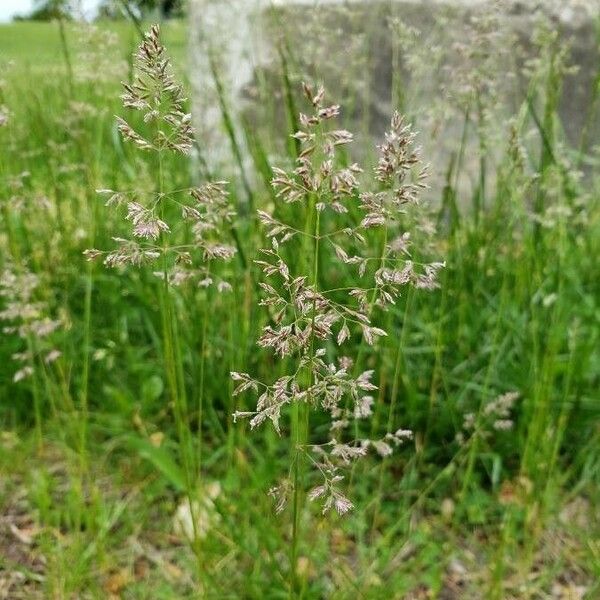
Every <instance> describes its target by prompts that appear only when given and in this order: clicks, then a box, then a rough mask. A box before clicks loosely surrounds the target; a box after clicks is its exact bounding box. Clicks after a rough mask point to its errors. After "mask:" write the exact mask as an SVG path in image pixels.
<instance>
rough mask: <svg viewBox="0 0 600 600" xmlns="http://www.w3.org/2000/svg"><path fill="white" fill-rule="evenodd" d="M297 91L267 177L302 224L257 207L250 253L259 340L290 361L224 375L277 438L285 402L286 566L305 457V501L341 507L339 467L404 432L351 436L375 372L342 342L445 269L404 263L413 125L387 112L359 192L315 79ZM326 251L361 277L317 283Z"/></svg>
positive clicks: (384, 452)
mask: <svg viewBox="0 0 600 600" xmlns="http://www.w3.org/2000/svg"><path fill="white" fill-rule="evenodd" d="M304 94H305V96H306V97H307V99H308V100H309V102H310V104H311V106H312V109H313V111H314V112H313V114H311V115H304V114H301V115H300V123H301V125H302V129H301V130H300V131H298V132H297V133H296V134H295V136H294V137H295V138H296V139H298V140H299V141H300V143H301V146H302V148H301V152H300V153H299V156H298V159H297V161H296V167H295V169H293V170H292V171H290V172H288V171H285V170H282V169H277V168H276V169H274V175H275V177H274V179H273V181H272V185H273V187H274V190H275V193H276V197H277V198H278V199H279V201H280V202H283V203H287V204H294V205H301V206H303V207H304V209H305V215H306V221H305V225H304V228H300V227H301V226H299V225H298V224H297V223H296V222H294V223H291V222H284V221H282V220H280V219H278V218H276V217H275V216H274V215H272V214H269V213H267V212H266V211H259V217H260V220H261V222H262V223H263V225H264V226H265V228H266V232H267V236H268V238H270V240H271V245H270V247H267V248H264V249H262V250H261V254H262V257H261V259H260V260H258V261H257V263H258V265H259V266H260V268H261V269H262V271H263V273H264V275H265V281H263V282H262V283H261V284H260V286H261V288H262V290H263V292H264V297H263V299H262V300H261V305H262V306H264V307H265V308H266V309H267V310H268V311H269V313H270V316H271V321H272V324H269V325H267V326H265V327H264V329H263V332H262V336H261V337H260V339H259V340H258V345H259V346H261V347H262V348H268V349H270V350H272V351H273V352H274V353H275V355H276V356H277V357H279V358H280V359H282V360H283V359H285V360H286V361H288V362H287V363H286V364H291V365H292V368H291V369H290V372H289V373H288V374H286V375H284V376H282V377H279V378H278V379H276V380H275V381H272V382H266V383H265V382H262V381H259V380H258V379H255V378H254V377H252V376H250V375H249V374H247V373H238V372H234V373H232V377H233V379H234V380H235V381H236V382H237V383H238V386H237V388H236V390H235V392H234V393H235V394H240V393H241V392H244V391H245V390H252V391H254V392H256V393H257V394H258V401H257V404H256V409H255V410H254V411H238V412H236V413H235V415H234V416H235V418H240V417H246V418H249V419H250V426H251V428H255V427H258V426H259V425H261V424H263V423H265V422H267V421H270V422H271V424H272V425H273V427H274V428H275V430H276V431H277V433H278V434H281V430H282V427H281V420H282V413H283V411H284V409H285V408H286V407H287V406H291V407H292V410H293V419H292V421H293V429H294V434H293V442H292V459H291V466H290V473H289V475H288V477H286V478H285V479H284V480H283V481H282V482H281V483H280V484H279V485H278V486H277V487H275V488H273V489H272V490H271V491H270V494H271V495H273V496H274V498H275V500H276V510H277V512H279V511H282V510H283V509H284V508H285V506H286V503H287V501H288V498H290V497H292V498H293V542H292V548H291V565H295V564H296V551H297V550H296V547H297V537H298V536H297V531H298V518H299V494H300V492H301V487H302V486H303V478H304V474H303V468H302V465H303V463H304V462H305V461H307V462H308V463H310V465H312V467H314V472H315V473H316V474H318V476H319V478H320V482H319V483H318V484H317V485H314V486H313V487H311V489H310V491H309V492H308V498H309V499H310V500H312V501H314V500H321V501H322V503H323V512H327V511H329V510H331V509H334V510H335V511H337V513H339V514H340V515H343V514H345V513H347V512H348V511H350V510H351V509H352V508H353V503H352V501H351V500H350V499H349V498H348V497H347V494H346V492H345V491H344V490H343V488H342V485H343V484H342V482H343V479H344V475H343V472H344V469H347V468H348V467H350V466H351V465H352V464H353V463H354V462H355V461H356V459H358V458H361V457H363V456H365V455H366V454H367V452H368V451H369V449H373V450H374V451H375V452H376V453H378V454H379V455H381V456H384V457H385V456H388V455H390V454H391V453H392V451H393V448H394V446H397V445H399V444H401V443H403V442H404V441H405V440H407V439H410V438H411V437H412V433H411V432H410V431H407V430H404V429H398V430H397V431H390V432H388V433H387V434H386V435H385V436H384V437H383V438H382V439H375V440H371V439H357V437H356V435H355V432H356V431H358V429H359V428H358V427H357V426H354V425H355V424H356V423H357V422H360V421H362V420H364V419H368V418H369V417H370V416H371V415H372V406H373V404H374V399H373V397H372V395H371V394H372V392H373V391H375V390H376V389H377V388H376V386H375V385H374V384H373V382H372V380H373V374H374V371H373V370H365V371H362V372H358V371H360V366H361V365H360V364H355V362H358V359H357V360H356V361H355V358H357V357H352V356H346V355H345V354H344V353H343V350H342V349H343V347H344V345H345V344H346V343H347V342H349V341H350V340H351V339H352V338H353V337H355V336H359V335H360V336H362V341H363V342H364V343H366V344H368V345H371V346H372V345H375V344H377V341H378V339H379V338H381V337H382V336H385V335H387V333H386V332H385V331H384V330H383V329H381V328H379V327H377V326H375V325H374V324H373V321H372V312H373V309H374V308H375V307H377V308H380V309H386V308H387V307H389V306H390V305H392V304H394V303H395V300H396V298H397V297H398V295H399V294H400V293H401V291H402V289H403V288H404V287H405V286H409V285H414V286H416V287H418V288H427V289H432V288H435V287H437V285H438V284H437V280H436V275H437V273H438V271H439V269H440V268H441V267H442V266H443V265H442V264H441V263H430V264H425V265H419V264H417V263H416V262H415V261H413V260H412V259H411V232H410V231H407V230H405V229H403V226H404V225H405V223H406V221H407V218H408V213H409V212H411V211H412V209H413V208H414V207H415V206H416V204H417V202H418V198H419V192H420V191H421V190H422V189H423V188H424V187H425V177H426V169H425V167H424V166H423V165H422V163H421V160H420V158H419V151H418V149H416V148H415V146H414V141H415V140H414V138H415V135H414V133H413V132H412V131H411V128H410V127H409V126H408V125H405V124H404V123H403V120H402V118H401V117H400V115H398V114H395V115H394V116H393V119H392V123H391V129H390V131H389V132H388V133H387V134H386V137H385V141H384V142H383V144H381V146H379V153H380V157H379V162H378V164H377V166H376V168H375V171H374V173H373V176H372V177H371V178H370V179H369V178H367V182H366V188H367V190H368V191H364V192H362V193H361V192H360V191H359V188H360V185H359V179H358V178H359V176H360V173H361V172H362V169H361V168H360V167H359V166H358V165H357V164H351V165H350V166H345V167H339V166H338V160H337V153H338V151H339V149H340V148H341V147H344V146H347V145H348V144H350V143H351V142H352V141H353V135H352V134H351V133H350V132H349V131H346V130H340V129H335V128H333V127H331V126H330V123H332V122H333V120H334V119H335V118H336V117H337V116H338V115H339V112H340V107H339V106H338V105H326V104H324V95H325V92H324V90H323V88H322V87H321V88H319V89H318V90H316V91H315V90H314V89H313V88H312V87H310V86H308V85H306V84H305V85H304ZM356 209H358V210H356ZM357 213H358V214H360V213H362V217H361V218H360V220H359V221H356V222H353V220H352V219H353V218H352V217H351V215H354V214H357ZM378 231H381V232H382V233H383V239H384V244H383V250H382V251H381V252H380V253H377V252H376V251H375V250H374V248H373V246H374V245H373V244H371V243H370V242H369V240H370V239H371V238H372V236H373V235H375V234H376V233H377V232H378ZM294 244H295V245H296V247H297V246H298V245H299V246H300V251H301V252H303V253H304V256H305V258H309V259H310V260H306V261H305V262H306V263H307V264H308V265H309V266H308V268H307V270H306V271H304V272H300V271H298V272H293V268H294V267H293V266H292V265H291V263H290V262H288V261H286V249H287V250H288V252H289V251H294V250H295V248H287V247H288V246H293V245H294ZM326 253H330V254H332V255H333V256H334V257H335V258H334V260H335V261H337V262H338V263H339V265H340V269H341V268H342V266H343V265H348V266H349V268H351V269H355V270H356V275H357V276H358V280H359V281H360V282H361V283H360V284H358V285H356V286H352V287H339V286H338V285H334V286H331V287H327V282H326V281H324V278H323V275H322V273H320V270H319V267H320V264H321V262H322V258H323V255H325V254H326ZM332 342H333V343H332ZM361 343H362V342H361ZM335 346H337V347H338V348H339V351H336V350H334V348H335ZM357 370H358V371H357ZM310 410H314V411H320V412H324V413H325V414H326V415H328V417H329V434H328V439H327V440H326V441H321V440H316V439H313V438H315V436H314V435H313V433H312V432H311V431H310V426H309V412H308V411H310ZM293 569H294V567H293V566H292V570H293Z"/></svg>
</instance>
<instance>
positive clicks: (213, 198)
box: [86, 25, 236, 555]
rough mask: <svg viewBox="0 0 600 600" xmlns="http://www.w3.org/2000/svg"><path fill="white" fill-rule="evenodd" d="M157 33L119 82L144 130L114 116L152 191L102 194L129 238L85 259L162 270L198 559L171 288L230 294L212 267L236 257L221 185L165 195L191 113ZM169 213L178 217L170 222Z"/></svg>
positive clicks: (194, 464) (188, 133)
mask: <svg viewBox="0 0 600 600" xmlns="http://www.w3.org/2000/svg"><path fill="white" fill-rule="evenodd" d="M159 34H160V32H159V27H158V26H157V25H155V26H153V27H152V28H151V29H150V32H149V33H148V34H147V35H146V36H145V39H144V40H143V42H142V43H141V45H140V46H139V49H138V51H137V53H136V54H135V78H134V81H133V83H131V84H129V83H124V84H123V87H124V89H125V93H124V94H123V95H122V100H123V105H124V106H125V107H126V108H130V109H133V110H136V111H139V112H141V113H142V114H143V121H144V123H145V124H146V125H147V127H146V128H145V130H144V131H143V132H142V131H139V130H138V129H136V128H135V127H134V126H133V125H131V124H130V123H129V122H128V121H126V120H125V119H123V118H121V117H117V123H118V128H119V130H120V132H121V134H122V135H123V137H124V139H125V140H126V141H128V142H131V143H132V144H134V146H136V147H137V148H139V149H140V150H142V151H144V152H147V153H149V154H151V155H152V158H153V160H154V163H155V164H154V167H155V172H156V181H155V186H154V189H153V190H151V191H150V192H143V191H141V190H133V191H115V190H100V193H102V194H106V195H108V200H107V205H108V206H111V207H121V206H124V207H125V209H126V215H125V218H126V220H127V221H129V222H130V223H131V226H132V231H131V234H132V235H131V237H130V238H121V237H115V238H114V240H115V241H116V242H117V248H116V249H114V250H111V251H108V252H105V251H100V250H97V249H92V250H87V251H86V254H87V257H88V258H89V259H94V258H96V257H98V256H104V264H105V265H106V266H108V267H115V268H122V267H125V266H127V265H133V266H135V267H142V266H145V265H160V266H158V267H155V268H156V270H155V271H154V273H155V275H157V276H158V277H159V278H160V280H161V282H162V283H161V285H160V313H161V321H162V333H163V346H164V363H165V371H166V379H167V383H168V390H169V395H170V401H171V404H172V407H173V411H174V416H175V421H176V425H177V430H178V435H179V441H180V446H181V458H182V462H183V467H184V472H185V474H186V478H187V486H188V497H189V506H190V512H191V513H192V522H193V524H194V541H195V544H194V549H195V550H196V554H197V555H198V552H199V549H198V543H199V540H198V537H199V532H198V531H197V530H196V526H197V518H196V516H195V515H194V514H193V513H194V511H195V507H197V506H198V504H197V502H195V501H194V500H193V497H194V496H195V494H196V493H197V490H196V483H197V480H198V478H199V475H200V432H201V426H202V424H201V423H198V441H197V444H196V445H197V446H198V451H197V452H195V451H194V441H193V439H192V428H191V426H190V414H189V413H190V407H189V405H188V399H187V395H186V386H185V381H184V372H183V363H182V350H181V343H180V338H179V335H178V325H177V320H176V319H175V311H174V307H173V299H172V293H173V292H172V288H173V287H174V286H179V285H183V284H195V285H197V286H199V287H201V288H206V287H209V286H213V285H214V286H216V287H217V289H218V291H219V292H223V291H226V290H228V289H229V284H228V283H227V282H226V281H224V280H222V279H219V278H218V276H217V275H218V269H216V268H215V266H214V263H215V262H218V261H227V260H229V259H231V258H232V257H233V256H234V255H235V252H236V250H235V248H234V247H232V246H230V245H228V244H225V243H222V242H221V241H220V238H221V232H222V227H223V225H224V224H225V223H228V222H229V221H231V219H232V218H233V216H234V213H233V212H232V211H231V209H230V205H229V200H228V192H227V184H226V182H223V181H216V182H208V183H206V184H204V185H202V186H201V187H193V188H187V189H178V190H171V191H168V190H165V189H164V156H165V154H166V153H175V154H179V155H184V156H185V155H188V154H189V153H190V151H191V149H192V143H193V129H192V127H191V115H190V114H189V113H187V112H186V111H185V108H184V107H185V102H186V98H185V97H184V95H183V89H182V87H181V85H179V83H177V82H176V81H175V79H174V76H173V74H172V70H171V65H170V63H169V60H168V58H167V57H166V55H165V49H164V47H163V46H162V44H161V42H160V35H159ZM146 129H148V131H146ZM175 214H177V215H178V217H174V216H173V215H175ZM168 215H171V216H170V217H169V216H168ZM176 228H177V229H186V230H187V231H188V232H191V240H192V241H191V243H185V244H177V243H170V238H171V237H172V236H174V235H175V229H176ZM188 238H189V236H188ZM202 360H204V356H202ZM202 397H203V395H202V392H201V393H200V397H199V399H198V405H197V407H196V410H197V414H198V415H199V416H198V420H200V419H201V415H202Z"/></svg>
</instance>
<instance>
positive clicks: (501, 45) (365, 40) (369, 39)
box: [190, 0, 600, 177]
mask: <svg viewBox="0 0 600 600" xmlns="http://www.w3.org/2000/svg"><path fill="white" fill-rule="evenodd" d="M599 15H600V0H545V1H542V2H539V1H538V2H536V1H535V0H506V1H504V2H494V1H490V0H423V1H419V0H319V1H315V0H192V3H191V22H192V27H191V37H190V45H191V48H190V50H191V53H192V59H193V62H192V65H193V67H192V82H193V85H194V114H195V120H196V127H197V129H198V135H199V142H200V145H201V147H202V148H203V155H204V159H205V160H206V161H207V164H208V165H209V166H210V168H212V169H215V170H217V169H218V170H219V171H222V170H223V169H227V167H228V165H231V164H232V149H231V140H230V139H229V137H228V135H227V133H226V131H225V129H224V127H223V118H222V108H223V104H222V103H223V101H224V102H225V104H226V106H227V109H228V111H229V116H230V118H231V119H232V122H233V123H234V128H235V130H236V131H238V133H239V131H240V130H241V120H242V118H244V119H245V121H246V123H247V124H248V123H249V124H250V127H251V128H253V129H255V130H256V131H258V132H260V134H261V136H262V139H264V140H266V145H267V150H268V151H270V152H277V151H278V150H280V149H281V144H283V143H285V134H286V130H285V117H284V111H283V109H282V106H283V92H282V83H281V81H282V79H281V61H280V56H279V54H278V45H279V43H280V41H281V40H285V44H286V47H287V50H286V56H287V57H288V59H289V61H288V62H289V64H288V67H289V70H290V73H291V74H292V77H293V78H294V79H296V80H298V81H299V80H300V79H303V78H306V79H308V80H311V79H320V80H321V81H322V82H323V83H324V84H325V85H326V87H327V88H328V90H329V91H330V92H331V95H332V97H333V98H334V99H335V100H336V101H338V102H340V103H342V105H343V106H345V107H346V113H345V114H346V119H347V122H346V123H345V125H346V126H348V128H351V129H352V130H353V131H355V132H356V133H363V134H370V135H372V136H374V137H378V136H380V135H381V133H382V131H383V129H384V128H385V123H386V121H387V120H388V118H389V115H390V114H391V112H392V110H393V109H394V108H396V107H397V106H398V104H402V105H403V106H402V108H403V109H404V110H405V111H406V112H408V113H409V114H410V115H411V116H412V117H413V118H415V119H416V121H417V127H418V128H419V129H420V130H421V131H422V133H423V143H424V146H425V151H426V153H427V154H428V158H429V160H431V161H432V162H434V161H435V162H436V164H444V161H446V162H447V159H448V155H449V152H451V151H452V149H453V148H456V147H457V145H458V141H457V137H458V136H460V132H461V130H462V123H463V121H464V110H463V112H461V110H462V109H461V107H460V95H461V91H460V87H461V86H469V85H472V84H473V80H474V79H476V78H478V77H479V80H478V81H480V80H481V79H483V80H485V81H484V83H483V84H482V89H484V90H486V93H487V92H489V96H490V99H489V101H490V107H489V112H490V116H491V119H492V120H502V119H504V118H507V117H508V116H510V115H513V114H515V111H516V110H517V109H518V108H519V106H520V105H521V103H522V100H523V95H524V90H523V85H524V81H525V79H524V77H523V75H522V69H523V67H524V66H525V65H526V64H527V63H528V62H530V61H543V60H544V59H545V58H546V57H545V56H544V54H543V53H545V52H547V51H548V50H547V49H542V50H541V49H540V47H539V46H537V45H536V43H535V41H534V40H532V39H531V38H532V32H533V31H534V30H535V28H536V23H537V22H538V21H539V20H540V18H541V16H543V18H544V20H545V21H546V23H547V24H548V27H549V30H550V34H551V33H552V32H553V31H554V32H556V33H557V35H559V39H560V43H559V46H564V47H566V45H567V44H569V45H570V46H571V48H572V49H571V57H572V61H573V62H574V63H575V64H576V65H577V66H578V72H576V73H575V72H573V73H569V74H568V76H567V80H566V85H565V86H564V88H563V96H562V103H561V111H562V122H563V126H564V128H565V130H566V137H567V139H568V140H570V142H571V143H573V144H575V145H576V144H578V143H579V139H580V138H581V135H582V131H583V130H584V129H585V128H586V127H587V125H591V129H590V128H589V127H588V129H590V130H589V131H588V134H587V139H588V143H593V142H594V141H595V140H597V135H598V134H600V124H599V123H598V122H596V121H600V119H598V120H594V119H592V121H591V122H589V123H588V121H589V106H590V98H591V90H592V87H593V83H594V81H595V79H596V77H597V75H598V68H599V65H600V57H599V56H598V42H597V35H598V34H597V29H596V27H597V22H598V17H599ZM400 23H401V24H400ZM407 26H408V27H409V28H413V29H408V30H407V29H406V27H407ZM410 47H412V48H413V49H414V56H413V55H411V50H408V49H407V48H410ZM517 49H519V51H518V52H517ZM209 56H212V57H213V59H212V66H213V67H214V68H213V69H212V71H214V70H216V71H217V72H218V74H219V79H220V86H221V93H220V94H218V93H217V86H216V84H215V78H214V72H212V71H211V60H209ZM219 95H220V98H219ZM492 104H493V106H492ZM449 107H450V108H449ZM443 111H446V114H444V112H443ZM493 111H497V112H493ZM471 118H472V119H473V120H476V119H474V117H473V115H471ZM273 121H275V122H276V123H278V127H277V128H276V129H275V130H273V129H272V128H271V130H269V127H268V125H269V123H272V122H273ZM504 124H505V123H504ZM586 124H587V125H586ZM492 125H493V123H492ZM501 130H502V128H501V127H498V134H499V135H500V136H501V138H500V139H502V136H504V134H505V130H504V131H501ZM277 137H279V138H280V139H281V143H279V145H278V140H277V139H276V138H277ZM242 138H243V136H240V135H238V137H237V145H238V147H239V148H240V150H241V152H242V154H243V155H245V153H246V151H245V149H244V140H243V139H242ZM490 139H493V137H492V138H490ZM503 139H505V136H504V137H503ZM470 143H471V145H470V149H469V156H468V158H469V157H470V158H471V159H472V161H473V163H474V164H475V163H476V162H477V156H476V154H477V142H476V140H475V139H471V140H470ZM596 143H597V142H596ZM440 177H441V174H440Z"/></svg>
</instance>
